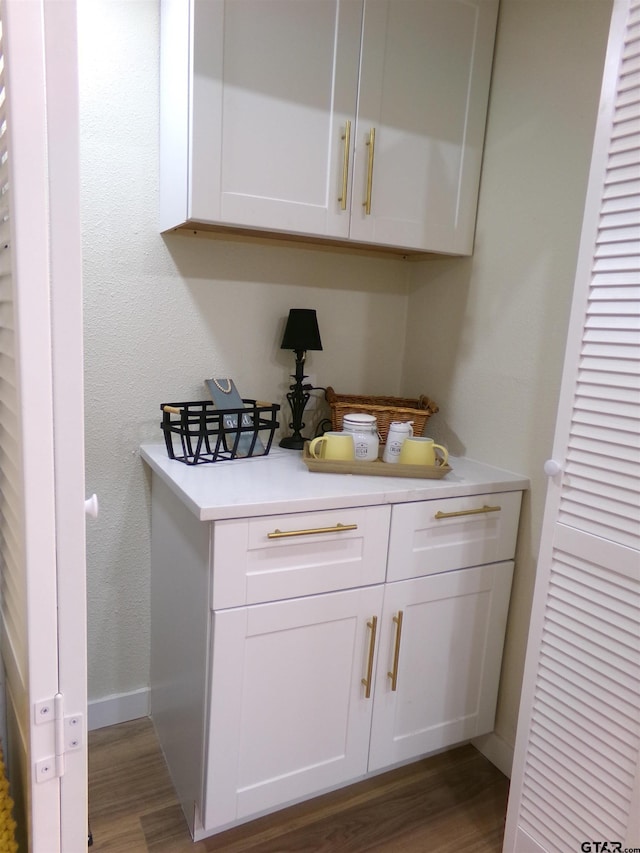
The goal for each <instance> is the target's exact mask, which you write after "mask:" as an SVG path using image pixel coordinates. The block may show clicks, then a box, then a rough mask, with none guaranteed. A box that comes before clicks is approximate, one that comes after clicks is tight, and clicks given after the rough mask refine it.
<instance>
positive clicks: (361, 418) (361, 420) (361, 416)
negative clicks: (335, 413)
mask: <svg viewBox="0 0 640 853" xmlns="http://www.w3.org/2000/svg"><path fill="white" fill-rule="evenodd" d="M342 422H343V424H344V423H346V424H351V425H352V426H355V425H356V424H359V425H360V426H373V424H375V423H377V422H378V419H377V418H376V416H375V415H367V414H365V413H364V412H362V413H360V412H352V413H350V414H348V415H345V416H344V417H343V418H342Z"/></svg>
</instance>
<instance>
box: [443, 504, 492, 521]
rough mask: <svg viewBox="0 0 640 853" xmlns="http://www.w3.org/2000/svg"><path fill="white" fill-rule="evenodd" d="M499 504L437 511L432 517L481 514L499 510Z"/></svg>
mask: <svg viewBox="0 0 640 853" xmlns="http://www.w3.org/2000/svg"><path fill="white" fill-rule="evenodd" d="M501 509H502V507H501V506H487V504H485V505H484V506H480V507H478V508H477V509H459V510H458V511H457V512H437V513H436V514H435V515H434V516H433V517H434V518H437V519H440V518H459V516H461V515H481V514H482V513H485V512H500V510H501Z"/></svg>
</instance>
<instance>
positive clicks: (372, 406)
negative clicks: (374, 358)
mask: <svg viewBox="0 0 640 853" xmlns="http://www.w3.org/2000/svg"><path fill="white" fill-rule="evenodd" d="M325 397H326V400H327V403H328V404H329V407H330V408H331V425H332V428H333V429H337V430H340V429H342V418H343V417H344V416H345V415H349V414H352V413H354V412H364V413H366V414H368V415H375V416H376V418H377V419H378V432H379V433H380V438H381V439H382V441H383V442H384V441H386V440H387V432H388V431H389V424H390V423H391V421H413V432H414V435H422V431H423V430H424V426H425V424H426V422H427V421H428V420H429V418H430V417H431V415H435V413H436V412H437V411H438V406H437V404H436V403H434V402H433V400H430V399H429V398H428V397H425V396H424V394H423V395H422V396H421V397H419V398H418V399H417V400H412V399H407V398H405V397H357V396H353V395H350V396H347V395H343V394H336V392H335V391H334V390H333V388H331V387H329V388H327V390H326V392H325Z"/></svg>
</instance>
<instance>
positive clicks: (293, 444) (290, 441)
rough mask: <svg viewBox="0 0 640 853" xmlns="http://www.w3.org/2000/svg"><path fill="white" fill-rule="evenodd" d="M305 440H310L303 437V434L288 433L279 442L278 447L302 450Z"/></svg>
mask: <svg viewBox="0 0 640 853" xmlns="http://www.w3.org/2000/svg"><path fill="white" fill-rule="evenodd" d="M305 441H311V439H310V438H305V437H304V436H303V435H288V436H287V437H286V438H283V439H282V441H281V442H280V447H286V448H288V449H289V450H302V449H303V448H304V443H305Z"/></svg>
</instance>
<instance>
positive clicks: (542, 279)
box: [403, 0, 611, 747]
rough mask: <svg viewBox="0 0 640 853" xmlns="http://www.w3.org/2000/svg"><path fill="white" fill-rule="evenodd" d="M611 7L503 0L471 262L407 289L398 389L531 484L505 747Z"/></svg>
mask: <svg viewBox="0 0 640 853" xmlns="http://www.w3.org/2000/svg"><path fill="white" fill-rule="evenodd" d="M610 10H611V4H610V2H609V0H561V2H558V0H502V4H501V12H500V20H499V31H498V39H497V44H496V54H495V61H494V74H493V82H492V92H491V102H490V111H489V122H488V126H487V138H486V147H485V157H484V166H483V177H482V189H481V195H480V206H479V212H478V223H477V238H476V249H475V253H474V256H473V258H471V259H468V260H458V261H455V260H441V261H436V262H429V263H423V264H421V265H420V267H419V268H415V269H414V270H413V271H412V278H411V291H410V296H409V310H408V324H407V350H406V354H405V358H406V360H405V366H404V371H403V381H404V382H405V383H406V384H407V386H412V385H415V384H416V383H419V384H421V385H422V386H423V387H424V388H425V389H428V391H429V393H430V394H432V395H433V397H434V399H435V400H437V401H438V403H439V404H440V407H441V411H440V413H439V414H438V417H437V418H434V419H433V422H432V424H433V428H432V430H431V432H432V434H433V435H434V436H435V437H437V438H439V439H442V440H443V441H444V442H445V443H447V444H448V446H449V449H450V450H451V451H452V452H453V453H456V454H459V455H468V456H471V457H474V458H477V459H481V460H483V461H486V462H490V463H493V464H497V465H502V466H503V467H505V468H507V469H510V470H514V471H518V472H520V473H522V474H526V475H527V476H529V477H530V478H531V490H530V492H529V493H528V495H527V496H526V499H525V502H524V507H523V514H522V521H521V529H520V537H519V550H518V559H517V566H516V574H515V579H514V588H513V594H512V600H511V611H510V619H509V626H508V634H507V644H506V649H505V658H504V664H503V677H502V684H501V693H500V700H499V708H498V719H497V724H496V731H497V733H498V735H499V736H500V737H501V738H502V739H503V741H505V742H506V743H507V744H508V745H509V746H510V747H513V744H514V741H515V728H516V723H517V713H518V704H519V696H520V686H521V680H522V669H523V665H524V652H525V647H526V639H527V630H528V619H529V611H530V606H531V597H532V590H533V583H534V578H535V565H536V555H537V549H538V542H539V536H540V527H541V522H542V510H543V505H544V499H545V491H546V478H545V477H544V474H543V471H542V466H543V463H544V461H545V459H547V458H548V456H549V455H550V452H551V447H552V439H553V430H554V425H555V414H556V404H557V397H558V392H559V387H560V378H561V370H562V363H563V358H564V345H565V334H566V328H567V321H568V312H569V308H570V301H571V293H572V289H573V278H574V272H575V264H576V259H577V250H578V241H579V236H580V228H581V224H582V207H583V203H584V195H585V192H586V181H587V176H588V169H589V162H590V156H591V144H592V137H593V130H594V126H595V117H596V113H597V108H598V101H599V94H600V81H601V77H602V68H603V63H604V54H605V50H606V42H607V35H608V25H609V17H610Z"/></svg>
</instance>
